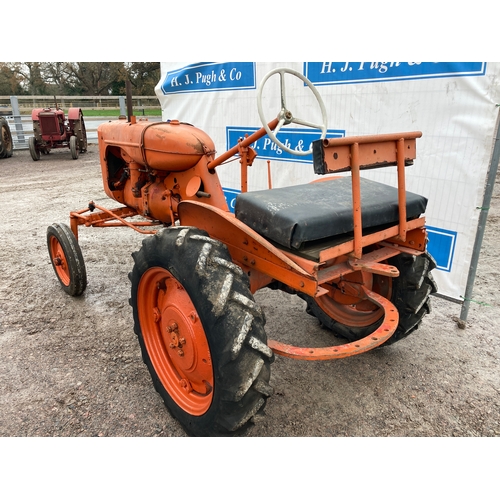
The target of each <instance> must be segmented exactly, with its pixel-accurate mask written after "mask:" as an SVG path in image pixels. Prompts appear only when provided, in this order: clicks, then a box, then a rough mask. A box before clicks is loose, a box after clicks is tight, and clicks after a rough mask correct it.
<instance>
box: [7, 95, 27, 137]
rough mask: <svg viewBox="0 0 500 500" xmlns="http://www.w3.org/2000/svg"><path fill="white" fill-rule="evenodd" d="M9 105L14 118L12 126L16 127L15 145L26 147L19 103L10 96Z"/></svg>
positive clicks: (15, 97)
mask: <svg viewBox="0 0 500 500" xmlns="http://www.w3.org/2000/svg"><path fill="white" fill-rule="evenodd" d="M10 105H11V106H12V115H13V116H14V124H15V125H16V135H17V143H18V145H20V146H27V143H26V137H25V136H24V130H23V122H22V120H21V113H20V112H19V101H18V99H17V96H15V95H11V96H10Z"/></svg>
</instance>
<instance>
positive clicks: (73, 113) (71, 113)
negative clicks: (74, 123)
mask: <svg viewBox="0 0 500 500" xmlns="http://www.w3.org/2000/svg"><path fill="white" fill-rule="evenodd" d="M81 112H82V110H81V109H80V108H69V110H68V120H79V119H80V113H81Z"/></svg>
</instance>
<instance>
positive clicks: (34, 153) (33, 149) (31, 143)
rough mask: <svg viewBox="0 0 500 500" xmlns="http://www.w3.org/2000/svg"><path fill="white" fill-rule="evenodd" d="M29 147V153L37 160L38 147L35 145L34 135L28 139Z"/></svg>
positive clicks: (38, 154)
mask: <svg viewBox="0 0 500 500" xmlns="http://www.w3.org/2000/svg"><path fill="white" fill-rule="evenodd" d="M28 144H29V147H30V155H31V158H33V161H38V160H39V159H40V148H39V147H38V146H37V143H36V139H35V137H30V138H29V140H28Z"/></svg>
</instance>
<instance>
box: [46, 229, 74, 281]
mask: <svg viewBox="0 0 500 500" xmlns="http://www.w3.org/2000/svg"><path fill="white" fill-rule="evenodd" d="M49 248H50V258H51V259H52V263H53V264H54V268H55V270H56V273H57V276H59V279H60V280H61V282H62V283H63V284H64V286H69V284H70V281H71V276H70V273H69V266H68V261H67V259H66V255H64V250H63V247H62V246H61V244H60V243H59V240H58V239H57V238H56V237H55V236H51V237H50V242H49Z"/></svg>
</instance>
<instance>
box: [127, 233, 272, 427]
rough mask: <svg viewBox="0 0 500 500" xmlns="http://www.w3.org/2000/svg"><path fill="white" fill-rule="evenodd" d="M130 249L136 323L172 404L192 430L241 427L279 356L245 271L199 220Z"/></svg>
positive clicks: (259, 407) (256, 407) (259, 405)
mask: <svg viewBox="0 0 500 500" xmlns="http://www.w3.org/2000/svg"><path fill="white" fill-rule="evenodd" d="M132 255H133V258H134V261H135V265H134V267H133V270H132V272H131V273H130V275H129V277H130V281H131V283H132V293H131V301H130V302H131V305H132V309H133V315H134V330H135V333H136V334H137V336H138V339H139V344H140V347H141V351H142V357H143V361H144V363H145V364H146V366H147V368H148V370H149V372H150V374H151V378H152V380H153V384H154V386H155V388H156V390H157V391H158V393H159V394H160V396H161V397H162V398H163V401H164V403H165V405H166V407H167V409H168V410H169V411H170V413H171V414H172V415H173V416H174V417H175V418H176V419H177V420H178V421H179V422H180V424H181V425H182V426H183V428H184V429H185V430H186V432H187V433H188V434H190V435H195V436H224V435H234V434H241V433H242V432H244V431H245V430H246V429H247V428H248V426H249V425H250V424H251V422H252V419H253V417H254V416H255V415H257V414H259V413H261V412H263V409H264V407H265V404H266V401H267V398H268V397H269V396H270V395H271V394H272V388H271V387H270V386H269V379H270V364H271V363H272V362H273V361H274V354H273V352H272V351H271V349H270V348H269V347H268V346H267V337H266V334H265V331H264V323H265V319H264V315H263V313H262V311H261V309H260V308H259V306H257V304H256V303H255V301H254V299H253V297H252V294H251V293H250V289H249V283H248V278H247V276H246V275H245V274H244V273H243V271H242V270H241V268H239V267H238V266H236V265H235V264H233V262H232V261H231V256H230V254H229V252H228V250H227V248H226V246H225V245H223V244H222V243H221V242H219V241H217V240H214V239H212V238H210V237H209V236H208V234H207V233H206V232H205V231H202V230H199V229H196V228H188V227H179V226H177V227H172V228H168V229H164V230H163V231H161V232H159V233H157V234H156V235H155V236H153V237H149V238H146V239H145V240H144V241H143V244H142V248H141V249H140V250H139V251H138V252H135V253H134V254H132ZM179 350H180V351H182V352H179Z"/></svg>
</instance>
